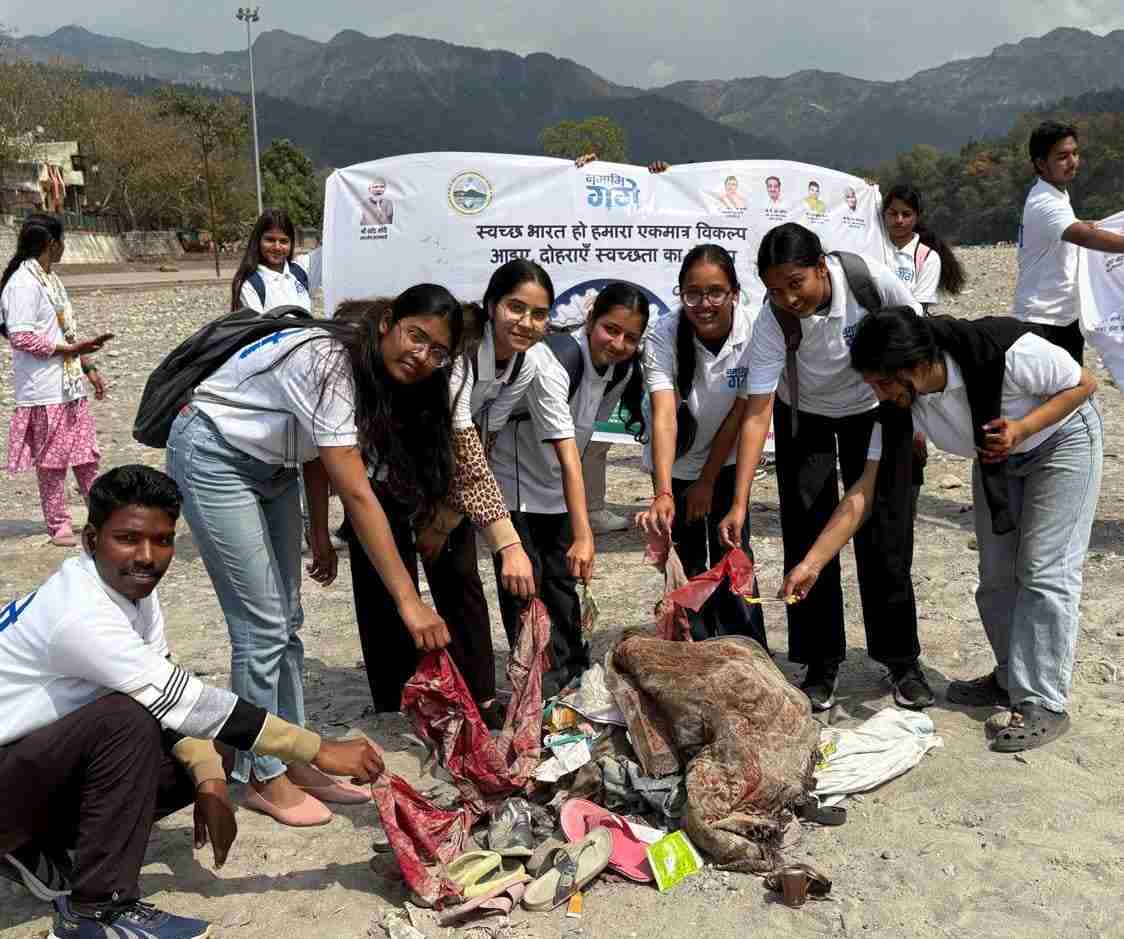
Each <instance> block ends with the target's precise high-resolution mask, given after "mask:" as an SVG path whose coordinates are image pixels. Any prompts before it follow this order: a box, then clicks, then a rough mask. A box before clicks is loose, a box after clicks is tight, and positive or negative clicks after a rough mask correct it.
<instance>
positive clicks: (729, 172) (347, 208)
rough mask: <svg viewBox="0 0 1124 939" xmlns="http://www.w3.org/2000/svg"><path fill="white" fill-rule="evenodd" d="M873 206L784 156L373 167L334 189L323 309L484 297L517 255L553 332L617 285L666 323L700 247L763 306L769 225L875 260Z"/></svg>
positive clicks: (421, 157) (836, 177)
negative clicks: (384, 299)
mask: <svg viewBox="0 0 1124 939" xmlns="http://www.w3.org/2000/svg"><path fill="white" fill-rule="evenodd" d="M880 200H881V196H880V193H879V192H878V189H877V187H874V186H868V185H867V184H866V183H865V182H864V181H863V180H861V179H859V178H857V177H854V176H849V175H847V174H845V173H839V172H837V171H835V170H829V169H823V168H821V167H817V166H811V165H808V164H804V163H792V162H788V161H783V160H777V161H766V160H734V161H726V162H721V163H692V164H685V165H681V166H674V167H672V168H671V169H670V170H668V171H667V172H666V173H660V174H651V173H649V172H648V171H647V169H645V168H644V167H640V166H628V165H624V164H619V163H602V162H595V163H590V164H588V165H586V166H584V167H581V168H580V169H578V168H576V167H575V166H574V164H573V163H571V162H569V161H566V160H555V159H550V158H548V157H532V156H509V155H501V154H490V153H422V154H412V155H409V156H400V157H390V158H388V159H385V160H374V161H372V162H370V163H361V164H358V165H356V166H349V167H347V168H345V169H340V170H336V172H334V173H333V174H332V175H331V176H330V177H329V179H328V183H327V191H326V197H325V210H324V252H323V258H324V285H325V298H324V299H325V306H326V308H327V309H328V310H332V309H334V308H335V306H336V304H338V303H339V302H340V301H341V300H344V299H347V298H354V297H367V296H373V295H394V294H397V293H399V292H400V291H402V290H404V289H405V288H407V287H409V286H411V285H413V284H416V283H420V282H423V281H429V282H433V283H438V284H441V285H443V286H445V287H447V288H448V289H449V290H450V291H451V292H452V293H453V294H454V295H455V296H457V297H459V298H461V299H463V300H479V299H480V298H481V297H482V296H483V293H484V288H485V287H486V285H487V283H488V278H489V277H490V276H491V274H492V271H493V270H495V268H496V267H497V266H498V265H500V264H502V263H504V262H505V261H508V260H510V259H511V258H516V257H521V258H530V259H531V260H534V261H537V262H538V263H540V264H542V265H543V267H545V268H546V270H547V271H549V273H550V276H551V278H552V279H553V281H554V286H555V289H556V291H557V301H556V304H555V309H554V314H553V318H554V322H555V323H556V324H557V325H572V324H574V323H576V322H579V321H581V320H582V319H584V315H585V312H586V311H587V310H588V308H589V305H590V304H591V303H592V302H593V298H594V297H595V296H596V295H597V293H598V291H599V290H600V289H601V288H602V287H603V286H604V285H605V284H606V283H607V282H609V281H612V280H625V281H629V282H631V283H633V284H636V285H637V286H639V287H641V288H643V289H644V290H645V292H646V293H647V294H648V297H649V300H650V301H651V302H652V304H653V310H654V312H656V313H657V314H658V315H663V314H664V313H666V312H668V311H669V310H671V309H674V308H675V307H676V305H677V301H676V298H675V294H674V290H675V287H676V281H677V278H678V275H679V267H680V263H681V261H682V259H683V256H684V254H686V253H687V251H689V250H690V249H691V248H692V247H694V246H695V245H697V244H700V243H702V242H715V243H717V244H721V245H723V246H724V247H726V248H727V249H728V250H729V251H730V253H731V254H732V255H733V256H734V260H735V266H736V268H737V271H738V276H739V278H740V279H741V282H742V290H743V292H744V293H745V294H746V295H747V298H748V299H750V300H751V301H753V302H755V303H758V302H760V299H761V298H762V297H763V295H764V288H763V286H762V284H761V282H760V280H759V279H758V277H757V272H756V265H755V261H756V257H757V248H758V245H759V244H760V242H761V239H762V237H763V236H764V235H765V233H766V232H767V231H768V230H769V229H770V228H773V227H774V226H776V225H779V224H781V223H783V222H788V221H793V222H799V223H800V224H802V225H806V226H807V227H809V228H811V229H812V230H813V231H816V232H817V233H818V234H819V236H820V238H821V239H822V241H823V243H824V247H825V248H826V249H827V250H835V249H843V250H849V251H856V252H859V253H863V254H868V255H873V256H874V257H878V258H881V257H882V256H883V245H884V238H883V235H882V231H881V226H880V210H881V204H880ZM604 430H605V429H602V431H604ZM599 436H601V435H600V434H599ZM606 439H607V438H606ZM613 439H615V438H613ZM627 439H629V440H630V441H631V438H627Z"/></svg>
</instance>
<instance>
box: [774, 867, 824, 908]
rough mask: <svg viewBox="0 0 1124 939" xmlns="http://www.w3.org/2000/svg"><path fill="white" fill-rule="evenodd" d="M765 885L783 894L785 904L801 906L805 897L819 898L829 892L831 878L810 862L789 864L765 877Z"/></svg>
mask: <svg viewBox="0 0 1124 939" xmlns="http://www.w3.org/2000/svg"><path fill="white" fill-rule="evenodd" d="M765 887H766V889H768V890H773V891H776V892H777V893H780V894H783V895H784V902H785V905H786V906H793V907H796V906H803V905H804V900H805V899H806V898H807V897H812V898H813V899H816V900H820V899H823V898H824V897H826V896H827V895H828V894H829V893H831V878H829V877H827V876H826V875H825V874H822V873H820V872H819V871H818V870H816V869H815V868H814V867H812V865H811V864H790V865H788V866H787V867H782V868H779V869H778V870H775V871H773V872H772V873H771V874H769V875H768V876H767V877H766V878H765Z"/></svg>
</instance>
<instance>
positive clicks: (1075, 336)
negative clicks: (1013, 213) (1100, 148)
mask: <svg viewBox="0 0 1124 939" xmlns="http://www.w3.org/2000/svg"><path fill="white" fill-rule="evenodd" d="M1028 149H1029V151H1030V162H1031V164H1032V165H1033V166H1034V171H1035V173H1037V174H1038V181H1037V182H1036V183H1035V184H1034V185H1033V186H1032V187H1031V189H1030V192H1029V193H1027V197H1026V204H1025V205H1024V206H1023V217H1022V225H1020V226H1019V279H1018V282H1017V283H1016V285H1015V303H1014V309H1013V310H1012V312H1013V314H1014V316H1015V317H1016V318H1017V319H1020V320H1023V321H1025V322H1027V323H1037V324H1039V325H1040V326H1042V327H1044V329H1043V334H1044V335H1045V336H1046V338H1047V339H1049V340H1050V341H1051V342H1053V343H1056V344H1057V345H1059V346H1061V347H1062V348H1063V349H1065V350H1066V351H1067V352H1068V353H1069V354H1070V355H1072V356H1073V358H1074V359H1075V360H1076V361H1077V363H1078V364H1079V365H1080V364H1081V363H1082V362H1083V361H1084V355H1085V337H1084V336H1083V335H1082V333H1081V309H1080V300H1079V297H1078V291H1077V263H1078V252H1077V249H1078V248H1088V249H1089V250H1091V251H1104V252H1106V253H1111V254H1122V253H1124V235H1120V234H1117V233H1116V232H1111V231H1104V230H1102V229H1099V228H1097V227H1096V225H1095V224H1094V223H1092V222H1082V221H1080V220H1079V219H1078V218H1077V216H1076V215H1075V214H1074V211H1073V207H1072V206H1071V205H1070V201H1069V184H1070V183H1071V182H1073V180H1074V178H1075V177H1076V176H1077V169H1078V167H1079V166H1080V164H1081V158H1080V154H1079V152H1078V138H1077V128H1076V127H1074V126H1072V125H1070V124H1059V123H1058V122H1057V121H1044V122H1043V123H1042V124H1039V125H1038V127H1036V128H1035V129H1034V131H1033V132H1032V133H1031V135H1030V141H1029V143H1028Z"/></svg>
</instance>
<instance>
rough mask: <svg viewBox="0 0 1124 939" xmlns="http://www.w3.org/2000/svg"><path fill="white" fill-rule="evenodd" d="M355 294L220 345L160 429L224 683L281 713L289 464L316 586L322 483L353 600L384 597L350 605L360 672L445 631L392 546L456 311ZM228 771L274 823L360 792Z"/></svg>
mask: <svg viewBox="0 0 1124 939" xmlns="http://www.w3.org/2000/svg"><path fill="white" fill-rule="evenodd" d="M357 306H358V307H359V314H358V315H356V316H351V315H347V316H345V315H344V311H343V310H342V308H341V310H339V311H337V315H338V316H340V317H342V318H341V319H339V320H338V321H326V320H325V321H315V322H313V323H311V324H309V325H308V326H304V327H298V328H294V329H287V330H283V331H281V332H277V333H273V334H271V335H269V336H266V337H265V338H264V339H261V340H259V341H257V342H255V343H252V344H250V345H248V346H246V347H245V348H243V349H241V350H240V351H238V352H237V353H235V354H234V355H232V356H231V357H230V359H228V360H227V362H226V363H225V364H223V365H222V366H220V367H219V368H218V370H216V371H215V372H214V373H213V374H212V375H211V376H210V377H209V378H207V379H206V380H205V381H204V382H202V383H201V384H200V385H199V387H198V388H197V389H196V391H195V396H194V399H193V401H192V403H191V404H189V405H188V406H187V407H185V408H184V409H183V411H182V412H181V413H180V414H179V415H178V416H177V418H176V420H175V422H174V423H173V425H172V429H171V433H170V436H169V438H168V450H167V453H168V469H169V472H170V473H171V474H172V476H173V478H175V480H176V482H177V483H179V485H180V488H181V489H182V490H183V494H184V515H185V517H186V519H187V522H188V524H189V525H190V527H191V531H192V534H193V536H194V539H195V543H196V546H197V548H198V550H199V554H200V556H201V557H202V559H203V562H204V564H205V566H206V568H207V572H208V574H210V576H211V580H212V582H213V584H214V586H215V592H216V593H217V595H218V599H219V604H220V606H221V607H222V609H223V614H224V616H225V618H226V622H227V627H228V630H229V633H230V639H231V651H232V656H231V685H232V687H233V689H234V690H235V692H236V693H238V694H241V695H242V696H243V697H245V698H247V700H250V701H252V702H254V703H256V704H259V705H260V706H262V707H265V708H267V709H268V710H270V711H273V712H275V713H278V714H279V715H280V716H281V717H284V718H285V719H286V720H288V721H289V722H290V723H294V724H302V723H303V721H304V689H303V684H302V671H303V658H304V650H303V645H302V643H301V639H300V635H299V629H300V626H301V624H302V622H303V619H304V612H303V610H302V607H301V602H300V584H301V570H300V566H301V564H300V554H301V547H300V541H301V520H300V512H299V508H298V497H297V486H298V485H299V482H298V477H297V468H298V467H301V466H303V469H304V481H305V486H306V489H307V491H308V503H309V508H310V512H311V516H312V552H313V560H312V564H311V566H310V573H311V574H312V577H313V579H315V580H317V581H318V582H320V583H323V584H327V583H330V582H331V581H332V580H333V579H334V577H335V574H336V563H337V561H336V554H335V551H334V549H333V548H332V546H331V543H330V540H329V536H328V518H327V516H328V487H329V481H330V482H331V484H332V486H333V487H334V489H335V491H336V492H337V493H338V494H339V496H340V498H341V500H342V501H343V504H344V509H345V511H346V513H347V518H348V521H349V523H350V529H351V531H352V544H351V547H352V551H351V565H352V577H353V585H354V587H355V589H356V591H357V597H358V595H359V591H361V590H362V591H367V593H370V592H371V591H374V590H376V589H381V590H382V591H383V592H384V593H385V594H386V595H388V596H389V597H390V598H392V602H391V603H390V608H389V609H384V608H382V607H380V608H379V611H378V615H365V614H366V611H365V610H360V615H359V626H360V640H361V643H362V645H363V653H364V657H365V659H367V663H368V669H367V670H368V677H369V679H370V680H371V682H372V684H373V685H374V684H375V678H376V676H377V675H379V674H380V673H389V672H390V670H392V669H394V670H396V671H395V672H393V674H397V673H399V672H401V671H406V674H407V677H408V675H409V674H412V672H413V669H414V667H415V665H416V660H417V654H418V653H417V650H418V649H423V650H430V649H437V648H441V647H443V646H445V645H447V644H448V643H449V631H448V629H447V628H446V625H445V623H444V621H443V620H442V619H441V617H440V616H439V615H438V614H437V613H436V611H434V610H433V609H432V608H430V607H429V606H427V605H426V604H425V603H423V602H422V600H421V599H420V597H419V595H418V588H417V581H416V573H415V572H414V570H413V569H412V568H413V563H412V554H411V555H406V554H405V553H404V552H406V551H412V539H411V538H410V536H409V528H408V523H407V526H406V534H405V535H403V533H402V531H401V528H402V525H401V524H400V519H399V516H400V515H401V514H402V513H403V512H405V513H406V518H407V519H408V518H409V515H411V514H415V513H421V514H423V515H424V514H425V513H426V512H428V511H429V510H431V509H432V507H433V506H435V505H436V503H437V502H438V501H439V500H440V499H441V498H444V497H445V496H446V494H447V493H448V491H449V487H450V482H451V480H452V478H453V460H454V457H453V448H452V421H451V417H450V414H449V401H448V379H447V376H446V374H445V372H444V371H443V368H444V366H445V365H447V364H448V362H449V360H450V357H451V354H452V352H453V351H454V350H455V349H456V348H457V347H458V345H459V343H460V339H461V331H462V323H463V314H462V311H461V306H460V304H459V303H458V302H457V301H456V300H455V299H454V298H453V297H452V296H451V295H450V294H449V292H448V291H447V290H445V289H444V288H443V287H438V286H435V285H432V284H419V285H417V286H415V287H411V288H410V289H409V290H407V291H405V292H404V293H403V294H402V295H400V296H399V297H398V298H397V299H396V300H394V301H393V302H390V301H386V302H382V303H379V302H374V301H372V302H360V303H358V304H357ZM368 465H369V466H370V472H371V474H372V475H373V477H374V483H373V484H372V482H371V481H370V480H369V479H368V470H367V466H368ZM376 489H377V494H376ZM399 504H402V505H405V506H407V507H408V508H406V509H399V508H398V505H399ZM507 525H508V528H510V522H508V523H507ZM510 540H512V541H513V540H515V539H514V538H512V539H510ZM396 543H397V546H396ZM361 582H362V583H361ZM364 596H366V594H364ZM233 776H234V778H235V779H238V780H239V781H240V782H249V783H250V785H249V786H248V790H247V805H248V806H249V807H250V808H253V809H255V810H257V811H260V812H264V813H265V814H268V815H271V816H273V817H274V818H276V819H277V820H278V821H281V822H283V823H285V824H294V825H309V824H320V823H323V822H326V821H328V820H329V818H330V813H329V812H328V810H327V809H326V808H325V807H324V806H323V805H322V804H321V802H320V801H318V799H317V798H316V796H319V797H320V798H321V799H323V800H326V801H333V802H354V801H366V800H367V799H368V798H369V796H368V794H367V793H366V792H365V791H363V790H358V789H356V788H355V787H351V786H349V785H348V784H346V783H341V782H334V781H331V780H326V779H324V778H323V777H322V776H317V775H311V774H310V773H309V772H308V771H307V770H306V769H305V768H303V767H299V766H298V767H288V773H286V766H285V764H284V763H282V762H281V761H279V760H276V759H273V758H267V757H259V756H255V757H253V758H252V760H251V755H250V754H247V753H240V754H239V755H238V759H237V761H236V764H235V767H234V771H233Z"/></svg>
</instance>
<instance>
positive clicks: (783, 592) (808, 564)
mask: <svg viewBox="0 0 1124 939" xmlns="http://www.w3.org/2000/svg"><path fill="white" fill-rule="evenodd" d="M819 577H820V568H819V566H818V565H817V564H815V563H814V562H812V561H809V560H808V559H807V558H805V559H804V560H803V561H801V562H800V563H799V564H797V565H796V567H794V568H793V569H792V570H790V571H789V572H788V573H787V574H786V575H785V578H784V585H783V586H782V587H781V589H780V592H779V593H778V594H777V596H778V597H781V598H784V599H786V600H787V599H788V598H789V597H795V599H794V600H792V601H789V602H792V603H799V602H800V601H801V600H803V599H804V598H805V597H806V596H808V593H809V592H810V591H811V589H812V588H813V587H814V586H815V585H816V581H817V580H819Z"/></svg>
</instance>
